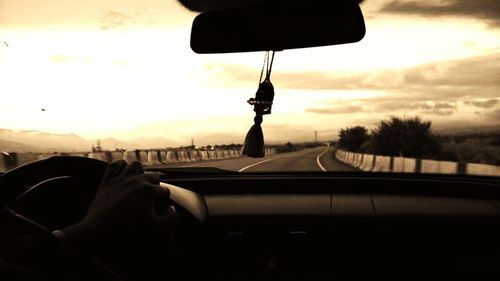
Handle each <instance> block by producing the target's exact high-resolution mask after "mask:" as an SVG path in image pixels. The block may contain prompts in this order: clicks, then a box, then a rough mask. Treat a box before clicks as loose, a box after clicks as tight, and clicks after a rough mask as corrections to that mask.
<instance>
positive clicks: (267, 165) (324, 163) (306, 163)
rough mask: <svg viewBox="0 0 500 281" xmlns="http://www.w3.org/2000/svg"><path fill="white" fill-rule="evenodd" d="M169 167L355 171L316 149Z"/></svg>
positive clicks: (328, 151) (326, 150)
mask: <svg viewBox="0 0 500 281" xmlns="http://www.w3.org/2000/svg"><path fill="white" fill-rule="evenodd" d="M170 167H215V168H220V169H225V170H231V171H239V172H299V171H300V172H321V171H323V172H346V171H357V169H355V168H352V167H350V166H348V165H346V164H344V163H341V162H339V161H337V160H336V159H335V158H334V156H333V152H332V149H331V148H329V147H317V148H311V149H305V150H301V151H296V152H290V153H283V154H276V155H271V156H266V157H264V158H248V157H245V158H235V159H225V160H215V161H202V162H197V163H193V164H186V163H184V164H177V165H172V166H170Z"/></svg>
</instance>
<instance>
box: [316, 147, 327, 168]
mask: <svg viewBox="0 0 500 281" xmlns="http://www.w3.org/2000/svg"><path fill="white" fill-rule="evenodd" d="M328 150H330V149H327V150H325V151H324V152H323V153H321V154H320V155H318V157H316V163H318V166H319V168H320V169H321V170H323V172H326V169H325V167H323V165H321V161H320V160H319V159H320V158H321V156H323V155H324V154H325V153H327V152H328Z"/></svg>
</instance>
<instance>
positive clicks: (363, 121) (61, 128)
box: [0, 0, 500, 144]
mask: <svg viewBox="0 0 500 281" xmlns="http://www.w3.org/2000/svg"><path fill="white" fill-rule="evenodd" d="M361 8H362V11H363V13H364V16H365V20H366V28H367V32H366V36H365V38H364V39H363V40H362V41H361V42H359V43H354V44H347V45H339V46H328V47H320V48H308V49H299V50H285V51H282V52H277V53H276V57H275V63H274V67H273V74H272V81H273V84H274V86H275V92H276V95H275V100H274V105H273V114H272V115H269V116H265V117H264V123H263V129H264V133H265V136H266V139H267V140H268V141H270V142H284V141H307V140H313V138H314V131H315V130H317V131H318V134H319V137H320V139H325V140H326V139H331V138H333V137H335V135H336V134H337V130H338V129H339V128H343V127H347V126H354V125H364V126H368V127H369V128H373V126H375V125H376V124H377V123H378V122H380V120H382V119H386V118H389V117H390V116H420V117H422V118H423V119H425V120H430V121H432V122H433V124H434V127H435V128H436V129H439V128H451V127H460V126H461V127H467V126H469V127H481V126H494V125H499V124H500V122H499V121H500V20H499V18H500V2H499V1H498V0H476V1H467V0H429V1H413V0H400V1H393V0H366V1H364V2H363V3H362V4H361ZM195 16H196V13H194V12H191V11H188V10H187V9H186V8H184V7H182V6H181V5H180V4H179V3H178V2H177V1H175V0H143V1H135V0H106V1H103V0H85V1H76V0H37V1H32V0H0V43H1V44H0V128H6V129H14V130H38V131H43V132H49V133H74V134H77V135H79V136H82V137H84V138H87V139H97V138H108V137H114V138H119V139H123V140H131V139H137V138H157V137H162V138H165V139H167V140H172V141H175V142H176V143H179V142H180V143H183V142H185V143H186V144H189V143H190V141H191V138H195V139H196V140H199V142H201V143H200V144H206V143H209V142H212V143H213V142H219V143H224V142H237V141H238V140H239V139H241V141H240V142H242V141H243V139H244V136H245V134H246V131H247V130H248V129H249V128H250V126H251V125H252V123H253V115H254V113H253V111H252V107H251V106H249V105H248V104H247V103H246V100H247V99H248V98H250V97H253V96H254V95H255V91H256V89H257V85H258V78H259V74H260V68H261V66H262V60H263V55H264V54H263V53H262V52H254V53H239V54H218V55H199V54H195V53H194V52H193V51H191V49H190V47H189V38H190V28H191V23H192V20H193V19H194V17H195ZM42 109H43V110H42ZM0 138H1V136H0ZM204 142H205V143H204Z"/></svg>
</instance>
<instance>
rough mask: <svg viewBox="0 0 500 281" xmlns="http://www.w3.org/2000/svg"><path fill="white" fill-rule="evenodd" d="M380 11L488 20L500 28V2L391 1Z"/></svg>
mask: <svg viewBox="0 0 500 281" xmlns="http://www.w3.org/2000/svg"><path fill="white" fill-rule="evenodd" d="M380 11H381V12H388V13H395V14H406V15H419V16H426V17H441V16H459V17H470V18H473V19H482V20H486V21H487V22H488V23H489V24H490V26H492V27H500V21H499V19H500V1H498V0H441V1H416V0H410V1H391V2H389V3H387V4H386V5H384V6H383V7H382V9H381V10H380Z"/></svg>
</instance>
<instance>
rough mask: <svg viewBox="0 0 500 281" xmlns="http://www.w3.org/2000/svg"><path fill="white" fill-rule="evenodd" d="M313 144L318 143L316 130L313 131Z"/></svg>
mask: <svg viewBox="0 0 500 281" xmlns="http://www.w3.org/2000/svg"><path fill="white" fill-rule="evenodd" d="M314 142H315V143H318V130H314Z"/></svg>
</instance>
